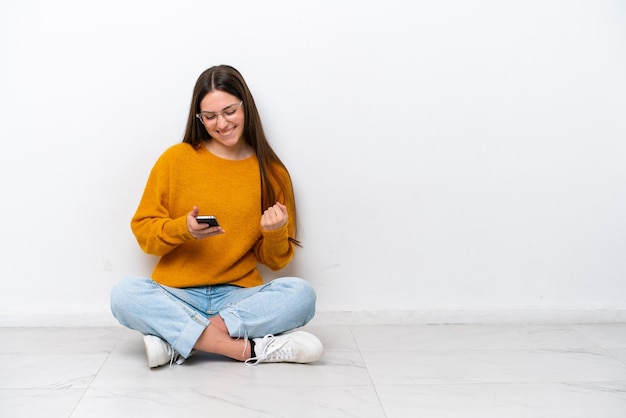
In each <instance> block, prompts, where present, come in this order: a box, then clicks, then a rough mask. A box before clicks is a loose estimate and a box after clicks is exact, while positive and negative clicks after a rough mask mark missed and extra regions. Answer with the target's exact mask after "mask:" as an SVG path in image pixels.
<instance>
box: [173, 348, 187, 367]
mask: <svg viewBox="0 0 626 418" xmlns="http://www.w3.org/2000/svg"><path fill="white" fill-rule="evenodd" d="M185 360H187V359H186V358H185V357H183V356H181V355H180V354H178V351H176V350H174V349H173V348H172V347H170V369H171V368H172V365H173V364H174V363H176V364H178V365H181V364H183V363H184V362H185Z"/></svg>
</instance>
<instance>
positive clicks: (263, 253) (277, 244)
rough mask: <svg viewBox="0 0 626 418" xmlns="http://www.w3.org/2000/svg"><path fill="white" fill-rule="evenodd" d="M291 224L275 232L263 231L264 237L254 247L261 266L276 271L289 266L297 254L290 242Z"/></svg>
mask: <svg viewBox="0 0 626 418" xmlns="http://www.w3.org/2000/svg"><path fill="white" fill-rule="evenodd" d="M290 229H291V228H290V227H289V222H288V223H287V225H285V226H283V227H282V228H279V229H276V230H274V231H261V233H262V237H261V238H260V239H259V240H258V241H257V242H256V244H255V246H254V253H255V254H256V258H257V260H259V262H260V263H261V264H265V265H266V266H267V267H269V268H270V269H272V270H274V271H276V270H280V269H282V268H283V267H285V266H287V264H289V262H290V261H291V259H292V258H293V256H294V253H295V245H294V244H293V243H292V242H291V241H289V230H290Z"/></svg>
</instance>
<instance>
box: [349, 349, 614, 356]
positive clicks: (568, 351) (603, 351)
mask: <svg viewBox="0 0 626 418" xmlns="http://www.w3.org/2000/svg"><path fill="white" fill-rule="evenodd" d="M608 350H610V349H604V348H602V347H598V348H597V350H596V351H591V350H588V349H585V348H536V347H533V348H484V349H483V348H416V349H411V350H409V349H404V350H384V349H380V350H378V349H377V350H368V349H364V350H359V352H360V353H361V354H363V353H390V354H393V353H403V354H407V353H471V352H484V353H516V352H517V353H520V352H523V353H529V352H531V353H554V354H564V355H565V354H592V355H594V354H595V355H606V356H610V357H614V356H613V355H612V354H611V353H610V352H609V351H608Z"/></svg>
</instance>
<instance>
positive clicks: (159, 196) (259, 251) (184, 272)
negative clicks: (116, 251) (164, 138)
mask: <svg viewBox="0 0 626 418" xmlns="http://www.w3.org/2000/svg"><path fill="white" fill-rule="evenodd" d="M280 172H281V173H282V175H283V176H284V179H285V181H286V184H290V183H289V176H288V175H287V173H286V171H285V170H284V169H282V170H280ZM260 182H261V180H260V174H259V164H258V160H257V158H256V156H253V157H251V158H248V159H245V160H240V161H232V160H225V159H222V158H219V157H217V156H216V155H214V154H212V153H211V152H209V151H208V150H207V149H206V148H205V147H202V148H200V149H199V150H195V149H194V148H193V147H192V146H191V145H189V144H186V143H180V144H177V145H174V146H172V147H170V148H169V149H167V150H166V151H165V152H164V153H163V154H162V155H161V157H160V158H159V159H158V160H157V162H156V163H155V165H154V167H153V168H152V171H151V173H150V176H149V178H148V181H147V184H146V188H145V190H144V193H143V196H142V198H141V201H140V203H139V207H138V208H137V212H136V213H135V215H134V216H133V218H132V220H131V228H132V230H133V233H134V234H135V237H136V238H137V242H138V243H139V246H140V247H141V249H142V250H143V251H145V252H146V253H148V254H153V255H157V256H160V257H161V258H160V259H159V261H158V263H157V265H156V267H155V268H154V271H153V273H152V279H153V280H155V281H156V282H158V283H161V284H163V285H166V286H170V287H194V286H204V285H212V284H222V283H228V284H233V285H237V286H242V287H252V286H257V285H260V284H262V283H263V281H262V278H261V275H260V273H259V272H258V270H257V263H262V264H265V265H266V266H268V267H269V268H271V269H272V270H278V269H281V268H283V267H285V266H286V265H287V264H288V263H289V261H291V259H292V257H293V254H294V249H295V248H294V245H293V244H292V243H291V242H290V241H289V240H288V237H289V236H290V235H291V236H293V233H294V227H293V225H292V224H293V220H292V218H291V217H290V218H289V222H288V223H287V225H285V226H283V227H282V228H281V229H278V230H275V231H263V230H261V225H260V221H261V212H262V211H261V186H260V184H261V183H260ZM290 196H291V194H290ZM279 201H280V202H281V203H283V204H285V205H286V206H287V208H288V210H289V213H290V214H293V206H294V204H293V202H292V201H285V195H284V194H283V193H281V194H280V195H279ZM194 205H195V206H198V208H199V209H200V214H201V215H214V216H216V217H217V219H218V221H219V223H220V225H221V226H222V228H223V229H224V231H225V232H226V233H225V234H222V235H218V236H215V237H209V238H205V239H202V240H197V239H195V238H194V237H192V236H191V234H190V233H189V231H188V229H187V215H188V213H189V212H190V211H191V210H192V209H193V206H194ZM263 209H266V208H263Z"/></svg>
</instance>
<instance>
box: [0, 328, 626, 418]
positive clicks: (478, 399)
mask: <svg viewBox="0 0 626 418" xmlns="http://www.w3.org/2000/svg"><path fill="white" fill-rule="evenodd" d="M308 330H309V331H311V332H314V333H315V334H317V335H318V336H319V337H320V339H321V340H322V342H323V343H324V345H325V347H326V353H325V355H324V357H323V359H322V360H321V361H319V362H317V363H314V364H309V365H297V364H261V365H258V366H256V367H246V366H244V365H243V364H241V363H237V362H234V361H230V360H227V359H224V358H219V357H216V356H209V355H198V354H197V355H196V356H194V357H192V358H190V359H189V360H188V361H187V362H186V363H184V364H183V365H181V366H174V367H172V368H171V369H170V368H169V367H167V366H165V367H162V368H159V369H154V370H150V369H148V368H147V366H146V361H145V355H144V352H143V344H142V339H141V336H140V335H139V334H137V333H135V332H133V331H129V330H125V329H123V328H81V329H71V328H0V342H1V344H0V354H2V362H0V416H1V417H7V418H21V417H28V418H31V417H46V418H54V417H71V418H99V417H106V418H110V417H116V418H123V417H144V416H145V417H168V418H170V417H200V416H206V417H228V418H230V417H290V418H291V417H298V418H300V417H323V418H326V417H359V418H366V417H387V418H399V417H428V418H438V417H454V418H460V417H463V418H464V417H480V418H490V417H497V418H504V417H506V418H516V417H524V418H534V417H549V418H560V417H568V418H569V417H585V418H613V417H616V418H617V417H619V418H624V417H626V324H602V325H535V326H514V325H511V326H506V325H488V326H487V325H423V326H422V325H415V326H411V325H403V326H399V325H398V326H379V325H377V326H337V327H322V326H318V327H308Z"/></svg>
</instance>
